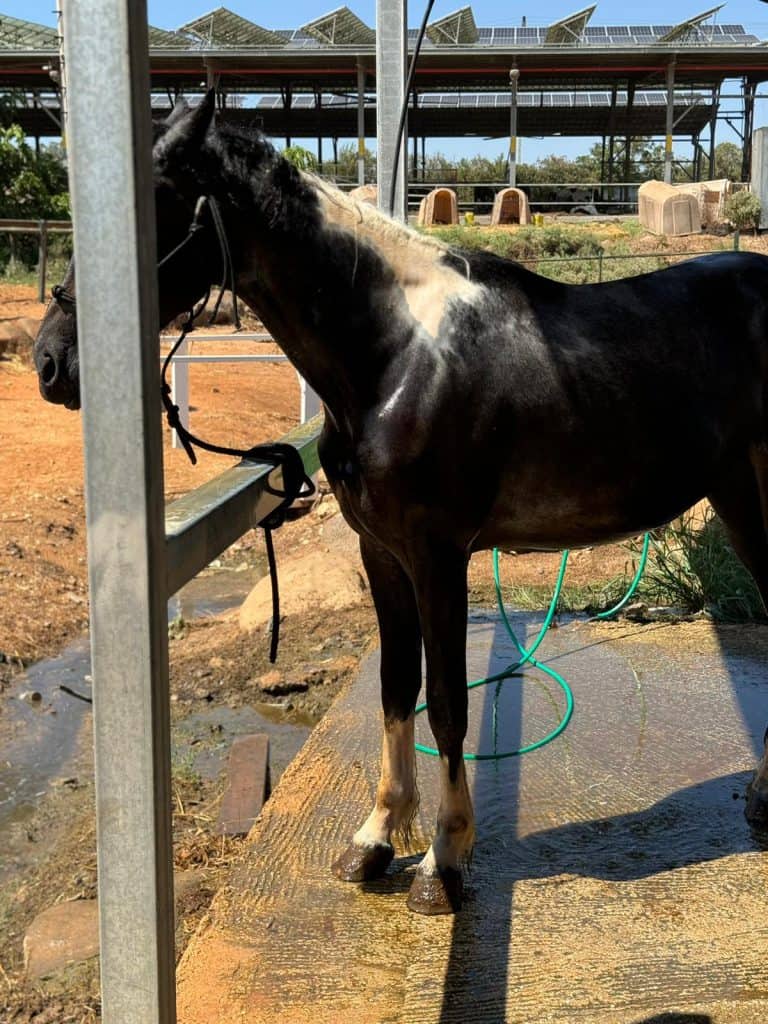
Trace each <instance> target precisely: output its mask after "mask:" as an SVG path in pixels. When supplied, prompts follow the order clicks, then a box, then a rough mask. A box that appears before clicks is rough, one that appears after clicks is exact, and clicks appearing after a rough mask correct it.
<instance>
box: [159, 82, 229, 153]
mask: <svg viewBox="0 0 768 1024" xmlns="http://www.w3.org/2000/svg"><path fill="white" fill-rule="evenodd" d="M214 110H215V93H214V90H213V89H211V90H210V91H209V92H207V93H206V94H205V96H204V97H203V99H202V100H201V101H200V103H198V105H197V106H196V107H190V106H189V105H188V104H187V103H186V102H185V101H184V108H183V109H181V110H180V109H179V104H178V103H177V104H176V106H175V107H174V108H173V110H172V111H171V113H170V114H169V116H168V119H167V121H166V131H165V133H164V134H163V135H162V136H161V137H160V138H159V139H158V140H157V143H156V145H155V150H154V155H155V159H156V160H162V159H165V160H169V159H172V157H173V154H176V155H177V156H182V155H183V154H189V153H191V152H198V151H199V150H200V149H202V146H203V142H204V141H205V136H206V135H207V134H208V129H209V128H210V126H211V121H212V120H213V114H214Z"/></svg>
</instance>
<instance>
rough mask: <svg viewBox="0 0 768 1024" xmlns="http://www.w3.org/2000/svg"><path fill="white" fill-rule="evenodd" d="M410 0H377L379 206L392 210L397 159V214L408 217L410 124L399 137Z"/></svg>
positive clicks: (403, 94) (377, 162)
mask: <svg viewBox="0 0 768 1024" xmlns="http://www.w3.org/2000/svg"><path fill="white" fill-rule="evenodd" d="M407 24H408V4H407V0H376V146H377V161H376V166H377V178H378V185H379V195H378V206H379V209H380V210H386V211H387V212H389V196H390V191H391V188H392V178H393V171H392V169H393V167H394V166H395V160H396V159H397V174H396V175H394V178H395V202H394V208H393V211H392V213H393V216H395V217H397V218H398V219H399V220H407V217H408V188H407V180H408V148H407V146H408V138H407V134H408V133H407V128H404V129H403V135H402V138H401V139H399V140H398V138H397V134H398V127H399V122H400V112H401V110H402V107H403V102H404V99H405V76H406V64H407V60H406V55H407V41H408V32H407Z"/></svg>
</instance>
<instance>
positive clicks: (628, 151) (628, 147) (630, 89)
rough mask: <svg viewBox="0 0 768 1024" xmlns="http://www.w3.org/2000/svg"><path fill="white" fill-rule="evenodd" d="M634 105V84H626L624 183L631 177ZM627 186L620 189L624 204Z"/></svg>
mask: <svg viewBox="0 0 768 1024" xmlns="http://www.w3.org/2000/svg"><path fill="white" fill-rule="evenodd" d="M634 104H635V83H634V82H633V81H631V80H630V81H629V82H627V134H626V135H625V136H624V181H629V179H630V177H631V176H632V113H633V108H634ZM629 191H630V190H629V185H625V186H624V188H623V189H622V193H623V196H622V198H623V199H624V202H625V203H628V202H629Z"/></svg>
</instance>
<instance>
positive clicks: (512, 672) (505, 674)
mask: <svg viewBox="0 0 768 1024" xmlns="http://www.w3.org/2000/svg"><path fill="white" fill-rule="evenodd" d="M649 547H650V534H648V533H646V534H645V537H644V539H643V547H642V551H641V553H640V559H639V561H638V566H637V570H636V572H635V575H634V578H633V579H632V582H631V583H630V585H629V589H628V590H627V592H626V594H625V595H624V597H623V598H622V599H621V600H620V601H619V602H618V604H616V605H614V606H613V608H609V609H608V611H605V612H600V613H599V614H597V615H595V616H594V618H595V619H610V618H611V617H612V616H613V615H616V613H617V612H619V611H620V610H621V609H622V608H623V607H624V606H625V605H626V603H627V602H628V601H629V599H630V598H631V597H632V595H633V594H634V592H635V591H636V590H637V587H638V584H639V583H640V579H641V577H642V575H643V571H644V570H645V565H646V562H647V561H648V550H649ZM568 554H569V552H568V551H567V550H566V551H563V554H562V558H561V559H560V570H559V572H558V574H557V581H556V583H555V589H554V591H553V593H552V600H551V601H550V602H549V608H548V609H547V614H546V615H545V616H544V622H543V623H542V626H541V629H540V630H539V633H538V636H537V637H536V639H535V640H534V642H533V644H532V645H531V646H530V647H529V648H525V647H523V645H522V644H521V643H520V641H519V640H518V639H517V636H516V635H515V631H514V630H513V629H512V624H511V623H510V621H509V619H508V617H507V612H506V609H505V608H504V596H503V594H502V591H501V578H500V572H499V549H498V548H494V549H493V581H494V586H495V589H496V601H497V604H498V606H499V613H500V615H501V620H502V622H503V623H504V628H505V629H506V631H507V634H508V635H509V637H510V639H511V640H512V641H513V643H514V644H515V646H516V647H517V649H518V651H519V652H520V654H521V657H520V659H519V660H518V661H516V662H514V663H513V664H511V665H508V666H507V667H506V668H505V669H502V671H501V672H495V673H494V674H493V675H490V676H486V677H485V678H484V679H476V680H475V681H474V682H471V683H468V684H467V689H468V690H474V689H476V688H477V687H478V686H487V685H488V684H489V683H496V694H495V697H496V698H498V695H499V692H500V689H501V684H502V682H503V681H504V680H505V679H512V678H518V679H522V678H523V674H522V672H520V671H519V670H520V669H521V668H522V667H523V666H524V665H526V664H527V665H530V666H531V668H535V669H538V670H539V671H540V672H544V673H545V674H546V675H548V676H549V677H550V678H551V679H554V681H555V682H556V683H557V684H558V686H559V687H560V688H561V689H562V691H563V693H564V695H565V712H564V713H563V716H562V718H561V719H560V721H559V723H558V724H557V725H556V726H555V728H554V729H552V731H551V732H548V733H547V735H546V736H544V737H542V739H540V740H536V741H535V742H533V743H527V744H526V745H525V746H522V747H518V748H517V749H516V750H507V751H503V752H502V753H493V754H478V753H466V754H464V755H463V757H464V760H465V761H501V760H503V759H504V758H507V757H519V756H520V755H521V754H529V753H530V752H531V751H533V750H539V749H540V748H541V747H544V746H546V745H547V744H548V743H551V742H552V740H554V739H557V737H558V736H559V735H560V734H561V733H562V732H564V731H565V729H566V728H567V726H568V723H569V722H570V720H571V716H572V715H573V692H572V691H571V688H570V686H569V685H568V683H567V682H566V681H565V679H563V677H562V676H561V675H560V673H559V672H556V671H555V669H553V668H550V666H549V665H543V664H542V663H541V662H540V661H537V660H536V658H534V654H535V653H536V651H537V650H538V648H539V646H540V645H541V642H542V640H543V639H544V636H545V634H546V632H547V630H548V629H549V627H550V624H551V622H552V619H553V617H554V614H555V611H556V609H557V605H558V602H559V600H560V594H561V592H562V589H563V580H564V579H565V570H566V567H567V565H568ZM426 708H427V703H426V701H425V702H424V703H423V704H419V705H417V707H416V711H415V713H416V714H417V715H418V714H421V712H422V711H425V710H426ZM493 733H494V738H495V736H496V699H494V705H493ZM494 745H495V742H494ZM415 746H416V749H417V750H419V751H421V753H422V754H430V755H431V756H432V757H439V751H438V750H436V749H435V748H434V747H427V746H425V745H424V744H423V743H416V744H415Z"/></svg>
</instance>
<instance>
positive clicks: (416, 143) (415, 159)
mask: <svg viewBox="0 0 768 1024" xmlns="http://www.w3.org/2000/svg"><path fill="white" fill-rule="evenodd" d="M412 94H413V107H412V109H413V121H412V123H411V127H412V128H413V167H412V170H411V173H412V175H413V178H414V180H415V179H416V177H417V175H418V171H419V136H418V132H417V129H416V118H417V116H418V114H417V111H418V109H419V96H418V93H417V92H416V87H415V86H414V87H413V90H412Z"/></svg>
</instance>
